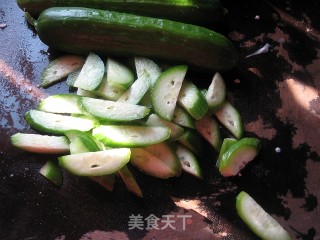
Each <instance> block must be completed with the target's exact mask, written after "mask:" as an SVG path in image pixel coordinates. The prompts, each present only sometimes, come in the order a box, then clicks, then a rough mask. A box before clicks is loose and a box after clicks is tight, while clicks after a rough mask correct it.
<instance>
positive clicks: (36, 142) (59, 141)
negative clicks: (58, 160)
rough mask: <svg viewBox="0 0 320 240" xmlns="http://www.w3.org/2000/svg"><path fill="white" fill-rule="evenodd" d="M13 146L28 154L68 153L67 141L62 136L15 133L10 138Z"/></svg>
mask: <svg viewBox="0 0 320 240" xmlns="http://www.w3.org/2000/svg"><path fill="white" fill-rule="evenodd" d="M11 143H12V145H13V146H15V147H18V148H20V149H23V150H25V151H28V152H34V153H46V154H64V153H68V152H69V141H68V139H67V138H66V137H64V136H48V135H40V134H32V133H16V134H14V135H12V136H11Z"/></svg>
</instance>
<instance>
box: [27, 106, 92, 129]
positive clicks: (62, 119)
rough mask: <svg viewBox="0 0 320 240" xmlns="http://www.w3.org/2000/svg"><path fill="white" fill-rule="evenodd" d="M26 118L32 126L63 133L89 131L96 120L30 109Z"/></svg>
mask: <svg viewBox="0 0 320 240" xmlns="http://www.w3.org/2000/svg"><path fill="white" fill-rule="evenodd" d="M26 120H27V122H28V123H29V124H30V126H31V127H34V128H36V129H37V130H39V131H43V132H48V133H57V134H63V133H64V132H65V131H67V130H80V131H89V130H91V129H92V128H94V127H95V125H96V122H95V121H94V120H91V119H86V118H80V117H72V116H65V115H60V114H55V113H47V112H42V111H37V110H30V111H29V112H28V113H27V114H26Z"/></svg>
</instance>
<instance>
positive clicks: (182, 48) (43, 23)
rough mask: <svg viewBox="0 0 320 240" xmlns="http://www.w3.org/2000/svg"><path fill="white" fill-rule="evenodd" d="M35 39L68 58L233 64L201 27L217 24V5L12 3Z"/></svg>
mask: <svg viewBox="0 0 320 240" xmlns="http://www.w3.org/2000/svg"><path fill="white" fill-rule="evenodd" d="M17 2H18V5H19V6H20V8H21V9H24V10H25V11H26V13H28V14H27V15H29V14H31V16H33V17H37V20H34V19H32V18H31V16H30V15H29V20H31V21H30V22H32V23H33V24H34V25H35V28H36V30H37V32H38V35H39V38H40V39H41V40H42V41H43V42H44V43H45V44H47V45H48V46H49V47H52V48H53V49H57V50H61V51H64V52H69V53H74V54H83V55H84V54H88V53H90V52H95V53H97V54H101V55H107V56H131V57H132V56H135V57H139V56H141V57H149V58H152V59H159V60H164V61H167V62H172V63H175V64H188V65H190V66H191V67H195V68H197V69H200V70H209V71H219V72H222V71H226V70H230V69H231V68H233V67H234V66H235V65H236V64H237V63H238V53H237V50H236V48H235V46H234V45H233V43H232V42H231V41H230V40H229V39H228V38H227V37H225V36H224V35H222V34H220V33H217V32H215V31H213V30H210V29H209V28H207V27H203V25H208V24H211V23H213V22H215V21H219V20H221V19H222V17H223V15H224V13H225V9H224V8H223V6H222V5H221V3H220V2H219V0H194V1H186V0H161V1H160V0H133V1H125V0H90V1H76V0H69V1H63V0H53V1H46V0H17Z"/></svg>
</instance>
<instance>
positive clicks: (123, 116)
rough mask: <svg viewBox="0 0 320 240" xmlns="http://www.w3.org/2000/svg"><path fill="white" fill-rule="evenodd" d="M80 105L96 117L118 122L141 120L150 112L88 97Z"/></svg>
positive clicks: (139, 107)
mask: <svg viewBox="0 0 320 240" xmlns="http://www.w3.org/2000/svg"><path fill="white" fill-rule="evenodd" d="M80 103H81V107H82V108H83V109H84V110H85V111H86V112H88V113H89V114H91V115H93V116H94V117H96V118H98V119H102V120H108V121H116V122H124V121H132V120H137V119H141V118H144V117H145V116H146V115H148V114H149V111H150V109H149V108H147V107H145V106H140V105H135V104H130V103H125V102H114V101H109V100H103V99H96V98H88V97H83V98H81V100H80Z"/></svg>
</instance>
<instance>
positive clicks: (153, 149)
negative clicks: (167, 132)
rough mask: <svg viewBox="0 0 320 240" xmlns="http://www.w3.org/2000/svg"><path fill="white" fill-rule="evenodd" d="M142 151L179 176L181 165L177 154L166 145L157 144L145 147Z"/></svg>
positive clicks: (164, 143) (162, 143) (163, 143)
mask: <svg viewBox="0 0 320 240" xmlns="http://www.w3.org/2000/svg"><path fill="white" fill-rule="evenodd" d="M144 150H146V151H147V152H149V153H151V154H152V155H153V156H155V157H157V158H159V159H161V160H162V161H163V162H165V163H166V164H167V165H168V166H169V167H170V168H171V169H173V170H174V171H175V173H176V176H177V177H178V176H180V174H181V170H182V167H181V163H180V161H179V159H178V156H177V154H176V153H175V152H174V150H173V149H172V147H171V146H170V145H169V144H168V143H166V142H161V143H158V144H154V145H150V146H147V147H145V148H144Z"/></svg>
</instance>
